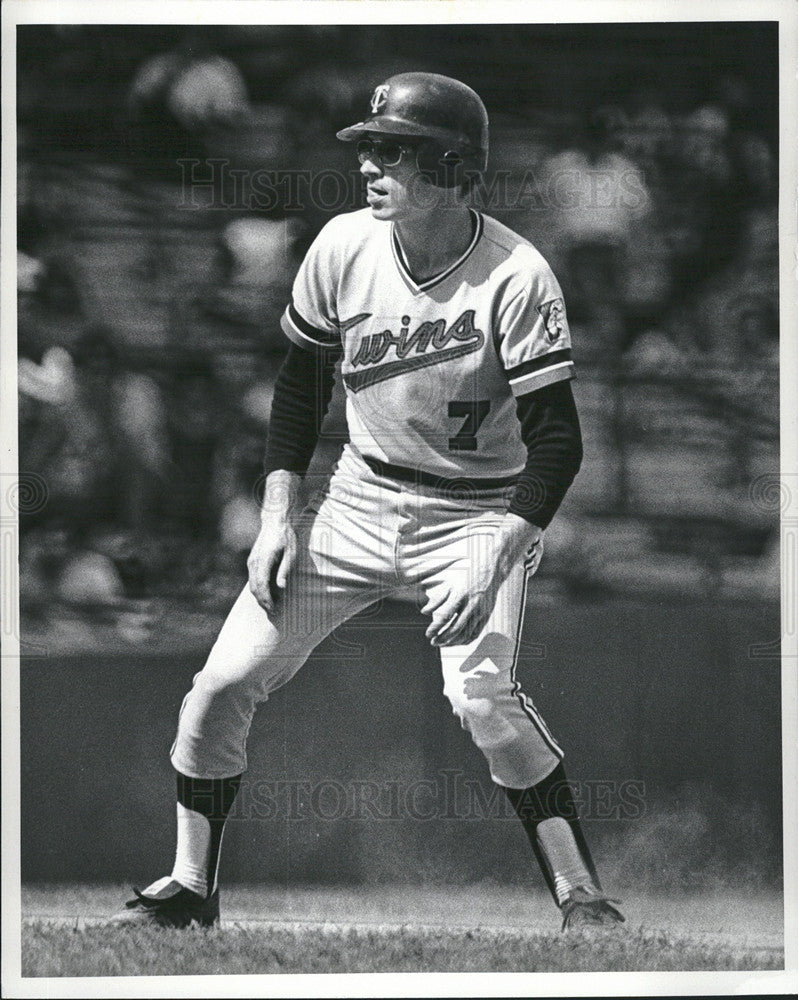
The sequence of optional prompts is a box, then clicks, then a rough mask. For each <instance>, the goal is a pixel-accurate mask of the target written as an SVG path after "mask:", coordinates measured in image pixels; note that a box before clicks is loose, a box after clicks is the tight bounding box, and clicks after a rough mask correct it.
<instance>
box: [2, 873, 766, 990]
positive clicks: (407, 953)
mask: <svg viewBox="0 0 798 1000" xmlns="http://www.w3.org/2000/svg"><path fill="white" fill-rule="evenodd" d="M126 895H127V893H126V890H125V889H124V888H122V887H113V886H100V887H90V886H80V887H67V886H35V887H33V886H31V887H27V888H25V889H23V926H22V973H23V976H26V977H33V976H135V975H188V974H234V973H238V974H243V973H249V974H258V973H280V972H282V973H287V972H338V973H341V972H572V971H632V970H638V971H675V970H682V971H695V970H748V969H751V970H768V969H780V968H783V967H784V951H783V932H782V923H781V920H782V915H781V901H780V899H779V898H778V897H775V896H765V895H760V896H756V895H744V894H742V893H741V894H731V893H728V892H723V893H717V894H704V895H701V896H700V897H699V896H697V897H692V896H684V897H671V896H667V897H666V896H663V897H657V896H655V895H647V896H634V897H631V896H629V897H627V898H626V899H625V901H624V912H625V913H626V915H627V923H626V924H625V925H623V927H620V928H617V929H615V928H611V929H608V930H607V931H604V930H601V929H600V930H596V931H584V932H581V933H569V934H567V935H563V934H561V933H560V931H559V921H558V916H557V913H556V911H555V910H554V908H553V906H552V904H551V902H550V901H549V900H548V899H547V898H544V897H543V896H539V895H533V894H530V893H528V892H521V891H519V890H512V889H511V890H507V889H505V888H500V887H496V886H489V887H483V886H472V887H459V886H458V887H452V888H422V889H409V888H408V887H406V886H403V887H391V886H381V887H376V888H371V889H363V890H341V889H329V888H301V889H298V888H292V889H290V890H287V889H274V888H269V887H254V886H247V887H238V888H232V889H228V890H227V891H226V892H225V895H224V897H223V901H222V906H223V909H222V924H221V926H220V927H218V928H213V929H208V930H200V929H192V930H189V931H156V930H153V929H150V928H146V929H142V928H138V929H134V928H124V927H113V926H108V925H107V924H106V923H105V921H106V919H107V915H108V914H109V913H112V912H113V911H114V910H115V909H117V908H118V907H119V904H120V901H121V900H123V899H124V898H126Z"/></svg>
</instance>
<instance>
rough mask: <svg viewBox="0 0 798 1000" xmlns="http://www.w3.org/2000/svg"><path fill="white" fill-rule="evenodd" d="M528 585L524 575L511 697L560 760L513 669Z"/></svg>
mask: <svg viewBox="0 0 798 1000" xmlns="http://www.w3.org/2000/svg"><path fill="white" fill-rule="evenodd" d="M528 584H529V577H528V576H527V575H526V574H524V587H523V591H522V593H521V609H520V612H519V615H518V627H517V629H516V634H515V649H514V650H513V665H512V669H511V670H510V680H511V681H512V695H513V697H514V698H517V699H518V704H519V705H520V706H521V710H522V711H523V713H524V715H526V717H527V718H528V719H529V721H530V722H531V723H532V725H533V726H534V727H535V729H537V731H538V733H540V736H541V739H542V740H543V742H544V743H545V744H546V746H547V747H548V748H549V750H551V752H552V753H553V754H554V755H555V757H559V758H560V759H562V758H563V757H564V756H565V754H564V753H563V751H562V750H561V749H560V747H559V746H558V745H557V742H556V741H555V739H554V737H553V736H552V735H551V732H550V731H549V727H548V726H547V725H546V723H545V722H544V721H543V719H542V718H541V716H540V713H539V712H538V710H537V709H536V708H535V706H534V705H533V704H532V702H531V701H530V699H529V698H528V696H527V695H525V694H523V692H522V691H521V682H520V681H519V680H518V679H517V678H516V676H515V668H516V666H517V664H518V653H519V650H520V648H521V630H522V628H523V625H524V612H525V611H526V592H527V586H528Z"/></svg>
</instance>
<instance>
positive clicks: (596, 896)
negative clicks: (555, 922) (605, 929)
mask: <svg viewBox="0 0 798 1000" xmlns="http://www.w3.org/2000/svg"><path fill="white" fill-rule="evenodd" d="M619 903H620V900H618V899H609V898H608V897H607V896H602V895H601V893H598V892H595V891H593V890H591V889H588V888H586V887H585V886H579V887H578V888H576V889H574V890H573V891H572V892H571V895H570V896H569V897H568V898H567V899H566V900H565V902H564V903H563V904H562V906H561V907H560V909H561V910H562V929H563V930H564V931H567V930H572V929H574V928H577V927H579V928H587V927H598V926H600V925H602V924H622V923H624V922H625V921H626V917H624V915H623V914H622V913H621V911H620V910H618V909H616V906H614V905H613V904H619Z"/></svg>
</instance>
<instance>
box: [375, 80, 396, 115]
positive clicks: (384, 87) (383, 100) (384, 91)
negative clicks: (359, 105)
mask: <svg viewBox="0 0 798 1000" xmlns="http://www.w3.org/2000/svg"><path fill="white" fill-rule="evenodd" d="M390 89H391V88H390V85H389V84H387V83H381V84H380V85H379V87H375V89H374V93H373V94H372V95H371V113H372V114H373V115H378V114H379V113H380V111H382V109H383V108H384V107H385V105H386V104H387V103H388V91H389V90H390Z"/></svg>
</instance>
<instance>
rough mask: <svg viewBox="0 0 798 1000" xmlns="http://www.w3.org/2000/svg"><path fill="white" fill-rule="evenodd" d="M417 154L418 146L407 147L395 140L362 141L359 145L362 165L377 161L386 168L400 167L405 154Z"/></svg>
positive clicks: (359, 157)
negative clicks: (369, 161) (368, 161)
mask: <svg viewBox="0 0 798 1000" xmlns="http://www.w3.org/2000/svg"><path fill="white" fill-rule="evenodd" d="M417 152H418V148H417V147H416V146H405V145H403V144H402V143H401V142H396V141H395V140H393V139H385V140H383V139H360V140H359V141H358V144H357V158H358V160H359V161H360V162H361V163H365V162H366V160H372V161H373V160H375V159H376V160H379V162H380V163H381V164H382V165H383V166H384V167H398V166H399V164H400V163H401V162H402V157H403V156H404V154H405V153H408V154H410V155H412V154H415V153H417Z"/></svg>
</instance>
